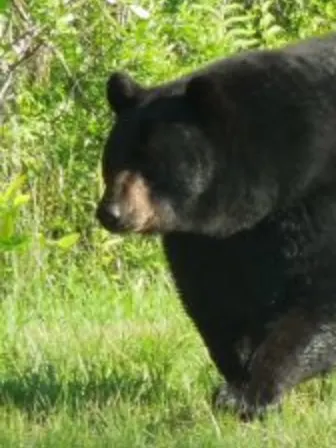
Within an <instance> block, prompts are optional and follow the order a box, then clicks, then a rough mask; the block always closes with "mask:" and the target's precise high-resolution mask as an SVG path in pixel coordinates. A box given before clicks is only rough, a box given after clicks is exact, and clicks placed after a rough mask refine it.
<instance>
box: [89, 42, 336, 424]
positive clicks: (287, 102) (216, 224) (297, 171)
mask: <svg viewBox="0 0 336 448" xmlns="http://www.w3.org/2000/svg"><path fill="white" fill-rule="evenodd" d="M107 97H108V101H109V104H110V107H111V108H112V110H113V111H114V112H115V114H116V122H115V124H114V125H113V129H112V131H111V133H110V135H109V137H108V139H107V143H106V146H105V150H104V154H103V178H104V182H105V185H106V188H105V192H104V195H103V197H102V199H101V201H100V203H99V206H98V208H97V217H98V219H99V221H100V222H101V224H102V225H103V226H104V227H105V228H107V229H108V230H109V231H111V232H137V233H141V234H142V233H147V234H148V233H153V234H155V233H159V234H161V235H162V241H163V246H164V250H165V253H166V256H167V259H168V262H169V265H170V268H171V271H172V274H173V277H174V280H175V283H176V287H177V289H178V291H179V293H180V297H181V300H182V302H183V304H184V307H185V309H186V311H187V313H188V314H189V316H190V317H191V318H192V320H193V322H194V324H195V325H196V327H197V329H198V331H199V332H200V334H201V335H202V338H203V340H204V342H205V344H206V346H207V348H208V350H209V353H210V355H211V357H212V359H213V361H214V363H215V364H216V366H217V367H218V369H219V371H220V372H221V374H222V375H223V376H224V378H225V383H224V385H223V386H221V387H220V389H219V391H218V392H217V394H216V395H215V404H216V406H223V407H225V406H229V405H230V406H233V407H234V409H235V411H237V412H238V414H239V415H240V416H241V418H244V419H251V418H253V417H255V416H262V415H264V411H265V410H266V408H267V407H268V406H270V405H274V404H277V403H279V402H280V398H281V397H282V396H283V394H284V393H285V392H286V391H288V390H289V389H290V388H292V387H294V386H295V385H297V384H298V383H300V382H302V381H304V380H307V379H309V378H312V377H314V376H319V375H323V374H325V373H327V372H329V371H330V370H331V369H332V368H333V367H334V366H335V365H336V35H335V34H332V35H327V36H323V37H315V38H311V39H309V40H306V41H303V42H299V43H292V44H290V45H287V46H286V47H285V48H281V49H273V50H254V51H249V52H244V53H240V54H237V55H234V56H232V57H229V58H225V59H222V60H219V61H215V62H213V63H211V64H209V65H207V66H206V67H203V68H201V69H200V70H198V71H196V72H193V73H191V74H188V75H186V76H184V77H181V78H180V79H178V80H174V81H172V82H167V83H165V84H162V85H156V86H153V87H145V86H142V85H140V84H138V83H137V82H136V81H134V80H133V79H132V78H131V77H129V76H128V75H126V74H124V73H119V72H117V73H113V74H112V75H111V76H110V78H109V80H108V83H107Z"/></svg>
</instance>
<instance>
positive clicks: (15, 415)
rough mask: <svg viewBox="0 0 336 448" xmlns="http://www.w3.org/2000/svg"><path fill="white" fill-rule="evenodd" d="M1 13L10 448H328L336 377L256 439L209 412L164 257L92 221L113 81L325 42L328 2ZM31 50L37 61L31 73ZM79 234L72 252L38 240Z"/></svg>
mask: <svg viewBox="0 0 336 448" xmlns="http://www.w3.org/2000/svg"><path fill="white" fill-rule="evenodd" d="M5 3H6V5H4V8H3V9H2V10H1V11H0V13H1V14H2V16H1V17H0V21H1V24H4V26H0V29H1V38H2V40H1V45H0V57H1V62H3V64H2V65H3V67H4V68H5V77H4V78H5V80H6V81H7V83H9V84H7V87H8V88H7V90H6V89H5V90H6V95H5V96H4V98H2V100H3V99H4V100H5V102H4V106H5V107H4V112H5V113H4V119H3V122H2V123H1V129H0V139H1V145H0V160H1V163H0V202H1V196H2V197H3V195H2V193H3V186H4V185H5V186H6V185H8V182H9V181H10V180H12V179H14V178H16V177H17V176H18V175H20V174H22V173H25V174H26V176H27V183H26V184H25V185H24V186H23V188H22V193H28V194H29V197H30V201H29V202H28V203H27V204H21V205H22V207H20V213H19V215H18V216H16V215H15V214H12V212H11V211H8V210H7V209H6V207H7V205H9V204H7V202H6V201H5V203H3V202H1V204H0V308H1V309H0V448H2V447H4V448H10V447H15V448H16V447H23V448H30V447H34V448H36V447H37V448H38V447H46V448H53V447H61V448H67V447H69V448H76V447H80V448H85V447H95V448H96V447H98V448H99V447H111V448H119V447H125V448H137V447H153V448H161V447H162V448H170V447H179V448H188V447H190V448H208V447H209V448H212V447H213V448H215V447H218V448H223V447H225V448H230V447H234V448H236V447H238V448H239V447H242V448H244V447H246V448H247V447H248V448H256V447H258V448H259V447H298V448H310V447H316V448H320V447H321V448H323V447H328V448H331V447H333V446H334V445H335V440H336V425H335V423H336V405H334V402H335V403H336V400H335V398H336V387H335V386H334V384H335V381H333V380H332V379H330V380H329V383H328V388H327V391H326V392H325V394H324V396H323V399H321V398H320V395H321V394H320V385H319V382H318V381H315V382H313V383H310V384H307V385H304V386H302V387H300V389H296V390H295V392H293V393H291V394H290V395H288V396H287V397H286V400H285V406H284V411H283V413H282V414H270V415H269V418H268V419H267V421H266V422H264V423H263V424H261V423H257V422H256V423H253V424H248V425H244V424H241V423H240V422H239V421H238V420H237V419H236V418H235V417H234V416H230V415H218V414H217V415H214V414H213V412H212V410H211V408H210V406H209V401H210V400H209V398H210V396H211V391H212V388H213V387H214V386H215V385H217V384H218V381H219V377H218V373H217V372H216V370H215V368H214V366H213V365H212V363H211V362H210V360H209V357H208V355H207V352H206V350H205V349H204V346H203V344H202V342H201V340H200V338H199V336H198V335H197V333H196V331H195V329H194V328H193V326H192V324H191V322H190V321H189V320H188V319H187V317H186V315H185V314H184V312H183V310H182V308H181V306H180V304H179V301H178V300H177V297H176V293H175V291H174V288H173V287H172V284H171V281H170V278H169V275H168V273H167V272H166V270H165V264H164V262H163V258H162V253H161V252H160V251H159V250H158V248H157V245H156V244H152V243H150V242H149V241H148V240H146V239H136V238H127V239H126V240H125V241H124V242H122V241H120V240H119V239H118V238H111V237H109V236H107V234H106V233H104V232H103V231H102V230H101V229H100V228H98V226H97V222H96V220H95V219H94V210H95V205H96V202H97V198H98V197H99V195H100V194H101V187H102V186H101V178H100V176H99V173H100V164H99V159H100V155H101V149H102V146H103V142H104V139H105V137H106V133H107V130H108V128H109V126H110V124H111V123H110V119H111V117H110V113H109V111H108V108H107V104H106V100H105V97H104V95H105V94H104V92H105V83H106V79H107V76H108V75H109V74H110V72H111V71H112V70H116V69H118V70H120V69H124V70H127V71H128V72H130V73H131V74H132V75H134V76H135V77H136V79H137V80H138V81H141V82H145V83H146V84H151V83H156V82H160V81H166V80H168V79H173V78H174V77H176V76H178V75H180V74H182V73H186V72H189V71H190V70H192V69H193V68H195V67H197V66H199V65H202V64H205V63H206V62H209V61H210V60H213V59H215V58H217V57H219V56H224V55H228V54H232V53H234V52H236V51H240V50H246V49H248V48H255V47H277V46H281V45H283V44H284V42H287V41H291V40H297V39H299V38H303V37H306V36H311V35H314V34H320V33H323V32H325V31H327V30H330V29H332V28H335V24H336V6H335V1H334V0H314V1H310V2H308V1H307V2H302V1H301V0H267V1H266V0H256V1H254V2H248V3H250V7H249V8H245V7H244V6H242V5H243V3H244V1H243V0H231V1H230V2H224V1H223V0H183V1H179V0H139V1H134V2H133V1H130V2H129V1H128V0H127V1H126V0H125V2H124V1H121V0H120V1H118V2H117V3H118V5H119V6H121V10H120V11H119V12H122V11H124V12H126V13H127V11H128V9H127V5H126V4H129V3H137V4H141V5H142V6H143V7H144V8H146V9H147V10H148V11H149V12H150V17H149V18H148V20H141V19H140V18H138V17H137V16H136V15H134V14H133V15H132V14H130V15H129V14H128V13H127V14H126V16H125V15H123V14H121V15H120V14H119V13H118V11H117V10H118V8H117V9H116V7H115V6H113V5H111V3H109V2H107V1H104V0H90V2H88V1H86V2H85V1H83V0H72V1H71V2H58V1H55V2H45V1H44V0H34V1H32V2H24V1H19V2H18V1H16V2H15V4H14V2H5ZM10 3H11V5H10ZM233 3H234V4H235V6H233ZM303 3H304V5H305V6H304V7H302V4H303ZM12 4H13V5H12ZM122 4H124V5H126V6H125V7H123V6H122ZM15 5H16V6H15ZM17 5H19V6H20V7H19V9H18V8H17ZM10 6H11V7H10ZM119 9H120V8H119ZM124 16H125V17H124ZM123 17H124V18H123ZM1 24H0V25H1ZM29 31H31V33H30V32H29ZM36 31H38V33H36ZM29 36H30V37H29ZM42 43H43V45H42V46H41V44H42ZM46 43H48V45H46ZM24 48H26V49H27V51H28V54H29V51H30V50H33V49H35V50H36V49H37V50H36V51H35V53H34V54H32V55H31V57H27V58H26V57H25V56H27V54H25V53H22V51H24ZM19 49H20V51H18V50H19ZM1 67H2V66H1ZM3 67H2V68H3ZM13 67H16V69H15V70H14V71H13V70H12V72H11V69H12V68H13ZM0 91H1V95H3V94H4V91H3V86H2V85H1V86H0ZM18 198H19V199H20V197H19V196H18V197H16V199H18ZM21 199H22V197H21ZM19 202H20V201H19ZM4 223H5V224H4ZM73 232H79V234H80V240H79V243H78V244H76V246H75V247H73V248H72V249H71V250H62V249H59V248H57V247H56V246H55V245H51V246H50V245H47V246H46V247H40V244H41V243H39V241H40V238H37V235H38V234H42V235H44V236H45V237H46V238H47V239H48V241H49V239H51V240H53V239H54V238H56V239H57V238H59V237H62V236H64V235H69V234H71V233H73ZM20 235H26V236H28V237H29V238H28V240H29V241H30V243H29V244H28V245H27V247H25V248H21V249H20V250H19V248H18V247H17V246H15V245H14V243H15V241H14V243H13V241H12V240H11V238H12V237H14V240H16V242H17V240H18V239H19V240H20V238H17V237H19V236H20ZM6 239H8V241H6ZM12 239H13V238H12ZM10 241H12V252H11V253H10V254H9V253H4V252H3V251H2V250H3V249H2V248H3V247H4V246H6V247H7V249H8V247H9V246H10V244H8V243H9V242H10ZM4 242H5V243H7V244H3V243H4ZM1 243H2V245H1ZM14 246H15V247H16V249H14ZM205 300H206V298H205Z"/></svg>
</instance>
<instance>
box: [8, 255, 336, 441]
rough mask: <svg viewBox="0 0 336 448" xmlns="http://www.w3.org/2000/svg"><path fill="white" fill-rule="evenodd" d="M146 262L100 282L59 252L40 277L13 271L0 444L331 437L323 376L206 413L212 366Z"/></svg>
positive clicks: (331, 393)
mask: <svg viewBox="0 0 336 448" xmlns="http://www.w3.org/2000/svg"><path fill="white" fill-rule="evenodd" d="M158 259H159V257H158ZM157 266H158V267H157V270H156V271H155V272H152V271H151V270H148V271H147V270H145V269H143V268H141V267H138V268H137V269H135V271H134V273H133V274H132V275H129V270H125V273H124V274H122V276H121V277H120V279H119V280H118V281H111V280H110V276H109V274H108V272H105V271H104V270H102V269H100V268H99V267H97V266H95V265H94V264H93V263H91V262H90V260H89V259H88V260H87V264H86V265H84V266H82V267H81V269H79V268H77V267H76V266H72V264H71V262H70V260H69V261H68V263H66V262H65V264H64V266H63V269H61V270H59V271H58V272H57V273H56V274H55V275H54V276H52V275H51V274H50V275H49V276H48V277H47V278H45V277H43V276H42V278H43V281H41V276H36V277H35V278H33V279H31V280H30V281H29V280H28V279H27V277H25V276H24V275H22V277H21V278H19V277H18V278H17V282H16V284H15V286H13V287H12V288H10V290H9V292H8V295H7V297H5V298H4V299H3V300H2V302H1V310H0V316H1V317H0V446H3V447H20V446H22V447H25V448H26V447H62V448H63V447H81V448H82V447H83V448H85V447H105V446H106V447H116V448H117V447H125V448H129V447H134V448H136V447H156V448H159V447H181V448H187V447H190V448H197V447H200V448H201V447H202V448H203V447H249V448H253V447H279V446H280V447H282V446H284V447H296V446H297V447H307V448H309V447H316V448H317V447H321V448H322V447H328V448H330V447H331V446H333V444H334V441H335V440H336V425H335V423H336V404H335V398H336V391H335V390H333V389H335V388H333V381H332V380H329V383H328V385H329V387H328V390H327V392H325V394H324V396H323V399H322V398H321V397H320V395H321V394H320V384H319V382H318V381H315V382H313V383H310V384H307V385H304V386H302V387H301V388H300V389H298V390H296V391H295V392H294V393H291V394H289V395H288V396H287V398H286V400H285V406H284V410H283V412H282V413H281V414H280V413H279V414H278V413H272V414H270V415H269V417H268V419H267V421H266V422H264V423H252V424H242V423H240V422H239V421H238V420H237V419H236V418H235V417H234V416H232V415H225V414H222V415H221V414H214V413H213V412H212V410H211V408H210V406H209V397H210V394H211V390H212V387H213V386H214V385H216V384H217V381H218V380H219V378H218V374H217V372H216V371H215V369H214V367H213V365H212V364H211V362H210V360H209V358H208V355H207V353H206V351H205V349H204V347H203V344H202V343H201V341H200V339H199V337H198V335H197V334H196V332H195V330H194V328H193V326H192V325H191V323H190V321H189V320H188V319H187V317H186V316H185V313H184V312H183V310H182V308H181V306H180V303H179V301H178V300H177V297H176V294H175V291H174V288H173V287H172V284H171V281H170V278H169V275H168V273H167V272H166V270H165V267H164V265H163V264H161V265H160V264H159V263H158V265H157ZM49 268H50V267H49Z"/></svg>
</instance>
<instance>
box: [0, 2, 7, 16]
mask: <svg viewBox="0 0 336 448" xmlns="http://www.w3.org/2000/svg"><path fill="white" fill-rule="evenodd" d="M8 4H9V0H0V13H1V12H4V11H5V9H7V7H8Z"/></svg>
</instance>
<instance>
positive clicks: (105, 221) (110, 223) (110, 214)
mask: <svg viewBox="0 0 336 448" xmlns="http://www.w3.org/2000/svg"><path fill="white" fill-rule="evenodd" d="M96 217H97V219H98V221H99V222H100V224H101V225H102V226H103V227H105V229H107V230H109V231H110V232H114V231H120V230H122V227H123V226H122V225H121V211H120V207H119V206H118V205H117V204H114V203H110V202H108V201H105V200H102V201H101V202H100V204H99V205H98V207H97V211H96Z"/></svg>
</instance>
